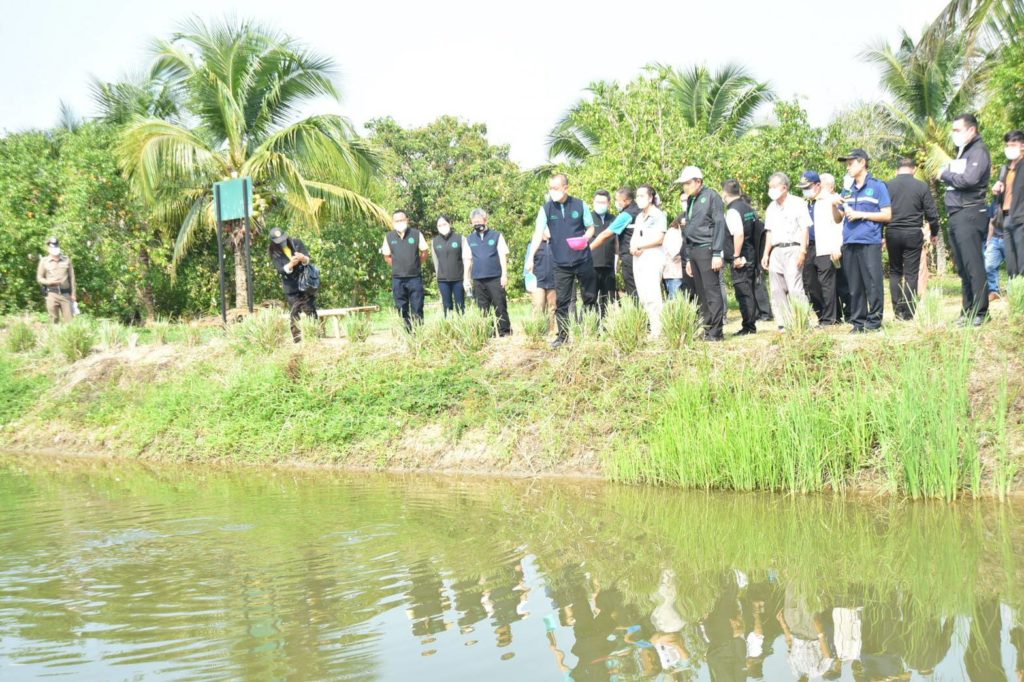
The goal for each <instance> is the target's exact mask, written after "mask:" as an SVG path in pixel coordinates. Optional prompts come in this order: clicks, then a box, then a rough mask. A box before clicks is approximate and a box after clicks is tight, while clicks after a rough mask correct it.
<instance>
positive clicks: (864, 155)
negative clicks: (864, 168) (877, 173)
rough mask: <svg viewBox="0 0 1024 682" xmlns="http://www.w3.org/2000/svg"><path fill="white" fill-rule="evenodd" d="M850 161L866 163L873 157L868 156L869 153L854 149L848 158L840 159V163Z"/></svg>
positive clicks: (841, 157) (842, 157)
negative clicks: (859, 160)
mask: <svg viewBox="0 0 1024 682" xmlns="http://www.w3.org/2000/svg"><path fill="white" fill-rule="evenodd" d="M850 159H864V160H865V161H870V160H871V157H870V156H868V153H867V152H866V151H864V150H863V149H852V150H850V153H849V154H847V155H846V156H840V157H839V160H840V161H849V160H850Z"/></svg>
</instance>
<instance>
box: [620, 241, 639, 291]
mask: <svg viewBox="0 0 1024 682" xmlns="http://www.w3.org/2000/svg"><path fill="white" fill-rule="evenodd" d="M619 269H620V270H621V271H622V283H623V284H624V285H625V290H626V296H632V297H633V300H634V301H636V300H637V296H636V279H634V277H633V254H631V253H620V254H619Z"/></svg>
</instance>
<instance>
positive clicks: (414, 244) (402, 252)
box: [380, 211, 429, 331]
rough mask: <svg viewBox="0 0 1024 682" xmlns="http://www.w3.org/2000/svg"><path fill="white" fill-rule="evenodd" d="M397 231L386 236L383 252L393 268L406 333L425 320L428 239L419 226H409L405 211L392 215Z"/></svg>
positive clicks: (394, 292) (397, 305)
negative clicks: (424, 284) (425, 269)
mask: <svg viewBox="0 0 1024 682" xmlns="http://www.w3.org/2000/svg"><path fill="white" fill-rule="evenodd" d="M391 224H392V226H393V229H392V230H391V231H390V232H388V233H387V234H386V235H384V245H383V246H381V249H380V252H381V253H382V254H383V255H384V260H385V261H387V264H388V265H390V266H391V294H392V296H393V297H394V299H395V308H396V309H397V310H398V312H399V314H400V315H401V316H402V321H403V322H404V323H405V329H406V331H412V326H413V324H418V323H420V322H422V321H423V269H422V268H423V265H422V264H423V263H424V262H426V260H427V252H428V251H429V248H428V247H427V240H426V239H424V238H423V234H422V233H421V232H420V231H419V230H417V229H416V228H415V227H409V217H408V216H407V215H406V214H405V211H395V212H394V214H392V216H391Z"/></svg>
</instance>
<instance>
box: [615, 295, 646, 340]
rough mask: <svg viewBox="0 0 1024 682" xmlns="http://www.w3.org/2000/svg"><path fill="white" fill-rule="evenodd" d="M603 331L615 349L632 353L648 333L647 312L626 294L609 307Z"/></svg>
mask: <svg viewBox="0 0 1024 682" xmlns="http://www.w3.org/2000/svg"><path fill="white" fill-rule="evenodd" d="M604 332H605V336H607V337H608V340H609V341H611V343H612V346H613V347H614V348H615V350H617V351H618V352H619V353H632V352H634V351H636V350H638V349H639V348H641V347H642V346H643V345H644V343H645V342H646V341H647V337H648V336H649V334H650V328H649V325H648V320H647V312H646V311H645V310H644V309H643V308H641V307H640V306H638V305H637V304H636V303H635V302H634V301H633V299H632V297H630V296H627V297H625V298H623V299H622V300H620V301H619V302H618V303H617V304H616V305H614V306H611V307H609V309H608V316H607V318H605V323H604Z"/></svg>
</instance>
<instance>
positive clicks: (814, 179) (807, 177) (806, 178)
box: [797, 170, 821, 189]
mask: <svg viewBox="0 0 1024 682" xmlns="http://www.w3.org/2000/svg"><path fill="white" fill-rule="evenodd" d="M819 182H821V176H820V175H818V173H817V172H816V171H810V170H809V171H804V174H803V175H801V176H800V184H799V185H797V187H799V188H800V189H807V188H808V187H810V186H811V185H816V184H818V183H819Z"/></svg>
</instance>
